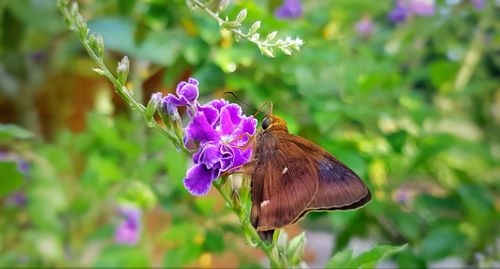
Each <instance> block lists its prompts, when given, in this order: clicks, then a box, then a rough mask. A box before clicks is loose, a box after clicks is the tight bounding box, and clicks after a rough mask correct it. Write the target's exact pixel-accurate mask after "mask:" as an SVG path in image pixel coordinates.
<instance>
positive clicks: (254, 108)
mask: <svg viewBox="0 0 500 269" xmlns="http://www.w3.org/2000/svg"><path fill="white" fill-rule="evenodd" d="M223 94H230V95H232V96H233V97H234V98H236V100H238V101H240V102H241V103H242V104H244V105H246V106H247V107H249V108H251V109H253V110H255V111H257V113H255V115H257V114H258V113H259V112H262V110H261V109H258V108H256V107H255V106H252V105H249V104H248V103H246V102H244V101H243V100H241V99H240V98H239V97H238V96H237V95H236V94H235V93H234V92H224V93H223ZM262 113H264V114H266V116H267V115H268V114H267V113H265V112H262Z"/></svg>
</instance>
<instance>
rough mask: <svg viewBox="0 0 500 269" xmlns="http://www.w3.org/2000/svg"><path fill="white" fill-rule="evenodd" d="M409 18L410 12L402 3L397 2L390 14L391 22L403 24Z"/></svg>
mask: <svg viewBox="0 0 500 269" xmlns="http://www.w3.org/2000/svg"><path fill="white" fill-rule="evenodd" d="M407 16H408V10H407V9H406V7H405V5H404V3H403V2H402V1H397V2H396V5H395V6H394V8H393V9H392V10H391V12H389V20H391V21H392V22H395V23H401V22H404V21H406V17H407Z"/></svg>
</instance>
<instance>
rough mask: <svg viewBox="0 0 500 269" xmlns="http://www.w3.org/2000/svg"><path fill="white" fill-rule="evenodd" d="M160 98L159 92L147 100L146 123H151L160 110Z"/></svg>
mask: <svg viewBox="0 0 500 269" xmlns="http://www.w3.org/2000/svg"><path fill="white" fill-rule="evenodd" d="M124 59H125V58H124ZM162 96H163V95H162V93H161V92H157V93H153V94H152V95H151V99H149V102H148V105H147V106H146V112H145V113H144V116H145V117H146V121H147V122H151V121H152V120H153V116H154V114H155V113H156V111H157V110H158V109H159V108H160V105H161V99H162Z"/></svg>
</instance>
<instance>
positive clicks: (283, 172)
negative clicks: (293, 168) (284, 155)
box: [281, 166, 288, 175]
mask: <svg viewBox="0 0 500 269" xmlns="http://www.w3.org/2000/svg"><path fill="white" fill-rule="evenodd" d="M287 171H288V167H286V166H285V168H283V171H281V174H282V175H284V174H285V173H286V172H287Z"/></svg>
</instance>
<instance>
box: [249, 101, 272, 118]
mask: <svg viewBox="0 0 500 269" xmlns="http://www.w3.org/2000/svg"><path fill="white" fill-rule="evenodd" d="M266 105H267V106H269V112H268V113H266V114H267V115H266V116H268V115H271V114H273V103H272V102H271V101H265V102H264V103H263V104H262V105H261V106H260V107H259V109H257V112H255V114H253V116H254V117H255V116H257V115H258V114H259V113H260V112H261V111H262V110H263V108H264V107H265V106H266Z"/></svg>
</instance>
